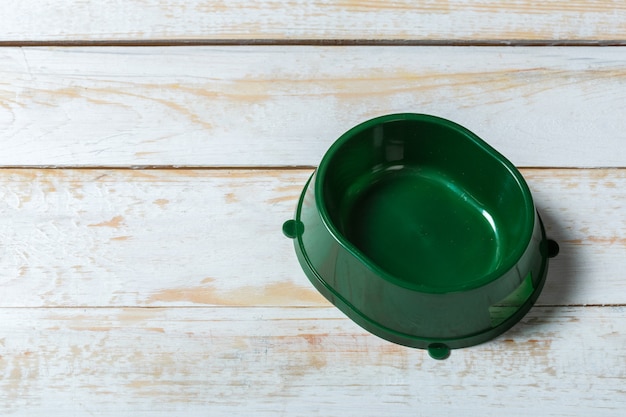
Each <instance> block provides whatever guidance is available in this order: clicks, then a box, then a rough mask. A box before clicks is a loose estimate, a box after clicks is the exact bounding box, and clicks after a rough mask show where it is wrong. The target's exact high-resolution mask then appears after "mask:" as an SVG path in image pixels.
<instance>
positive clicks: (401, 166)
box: [283, 114, 558, 359]
mask: <svg viewBox="0 0 626 417" xmlns="http://www.w3.org/2000/svg"><path fill="white" fill-rule="evenodd" d="M283 232H284V233H285V235H287V236H288V237H291V238H293V239H294V243H295V250H296V254H297V256H298V260H299V262H300V264H301V266H302V268H303V269H304V272H305V273H306V275H307V276H308V278H309V280H310V281H311V282H312V283H313V285H314V286H315V287H316V288H317V289H318V290H319V291H320V292H321V293H322V294H323V295H324V296H325V297H326V298H327V299H328V300H329V301H330V302H331V303H333V304H334V305H335V306H337V307H338V308H339V309H340V310H342V311H343V312H344V313H345V314H346V315H347V316H348V317H350V318H351V319H352V320H354V321H355V322H356V323H358V324H359V325H360V326H362V327H363V328H365V329H366V330H368V331H370V332H371V333H373V334H375V335H377V336H380V337H382V338H384V339H387V340H389V341H392V342H395V343H399V344H402V345H406V346H411V347H417V348H425V349H428V351H429V353H430V355H431V356H432V357H434V358H437V359H444V358H446V357H447V356H448V355H449V352H450V349H455V348H462V347H466V346H471V345H476V344H478V343H482V342H485V341H487V340H490V339H492V338H494V337H496V336H498V335H499V334H501V333H502V332H504V331H506V330H507V329H509V328H510V327H511V326H513V325H514V324H515V323H517V322H518V321H519V320H520V319H521V318H522V317H523V316H524V314H525V313H526V312H527V311H528V310H529V309H530V307H531V306H532V304H533V303H534V302H535V300H536V299H537V297H538V296H539V293H540V292H541V289H542V287H543V284H544V281H545V277H546V272H547V269H548V257H551V256H554V255H556V253H557V252H558V245H557V244H556V242H553V241H550V240H548V239H547V238H546V236H545V232H544V228H543V224H542V222H541V219H540V217H539V214H538V213H537V211H536V209H535V206H534V203H533V200H532V196H531V193H530V190H529V189H528V186H527V185H526V182H525V181H524V179H523V178H522V176H521V174H520V173H519V171H518V170H517V169H516V168H515V167H514V166H513V165H512V164H511V163H510V162H509V161H508V160H507V159H506V158H504V157H503V156H502V155H500V154H499V153H498V152H497V151H496V150H494V149H493V148H491V147H490V146H489V145H487V144H486V143H485V142H484V141H482V140H481V139H480V138H479V137H478V136H476V135H475V134H473V133H472V132H470V131H469V130H467V129H465V128H463V127H462V126H459V125H458V124H456V123H453V122H451V121H449V120H445V119H441V118H438V117H434V116H429V115H423V114H394V115H388V116H383V117H379V118H375V119H372V120H369V121H367V122H365V123H362V124H360V125H358V126H356V127H355V128H353V129H351V130H350V131H348V132H347V133H345V134H344V135H343V136H341V137H340V138H339V139H338V140H337V141H336V142H335V143H334V144H333V145H332V146H331V147H330V149H329V150H328V152H327V153H326V155H325V156H324V158H323V159H322V161H321V163H320V166H319V167H318V169H317V170H316V171H315V173H314V174H313V175H312V176H311V178H310V179H309V181H308V183H307V184H306V186H305V187H304V190H303V192H302V195H301V197H300V200H299V202H298V206H297V209H296V213H295V219H294V220H288V221H287V222H285V224H284V225H283Z"/></svg>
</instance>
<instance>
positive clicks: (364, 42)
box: [0, 39, 626, 47]
mask: <svg viewBox="0 0 626 417" xmlns="http://www.w3.org/2000/svg"><path fill="white" fill-rule="evenodd" d="M90 46H99V47H101V46H114V47H115V46H127V47H151V46H154V47H157V46H158V47H162V46H172V47H176V46H537V47H551V46H571V47H576V46H626V40H623V39H607V40H593V39H581V40H559V39H540V40H534V39H505V40H491V39H475V40H458V39H435V40H425V39H147V40H63V41H45V40H31V41H0V47H90Z"/></svg>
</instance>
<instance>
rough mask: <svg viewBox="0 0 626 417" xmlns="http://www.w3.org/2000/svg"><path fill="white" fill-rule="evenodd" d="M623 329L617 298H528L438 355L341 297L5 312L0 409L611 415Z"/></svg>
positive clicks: (624, 315)
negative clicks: (603, 301)
mask: <svg viewBox="0 0 626 417" xmlns="http://www.w3.org/2000/svg"><path fill="white" fill-rule="evenodd" d="M624 328H626V308H625V307H612V308H609V307H605V308H598V307H595V308H594V307H587V308H582V307H577V308H571V307H569V308H567V307H561V308H540V307H536V308H534V309H533V310H531V312H530V313H529V314H528V315H527V316H526V317H525V318H524V319H523V320H522V321H521V322H520V323H519V324H518V325H517V326H516V327H514V328H513V329H511V330H510V331H509V332H507V333H505V334H504V335H502V336H501V337H499V338H497V339H496V340H494V341H492V342H489V343H486V344H483V345H480V346H475V347H472V348H468V349H463V350H455V351H453V352H452V355H451V356H450V358H449V359H448V360H446V361H435V360H432V359H430V358H429V357H428V354H427V353H426V352H425V351H423V350H418V349H410V348H405V347H402V346H398V345H394V344H391V343H388V342H386V341H384V340H382V339H379V338H377V337H375V336H372V335H370V334H368V333H366V332H365V331H363V330H362V329H360V328H359V327H357V326H356V325H355V324H354V323H352V322H351V321H350V320H349V319H347V318H345V317H343V316H342V315H341V313H340V312H339V311H338V310H336V309H335V308H200V309H186V308H182V309H181V308H177V309H171V308H170V309H132V308H131V309H84V310H83V309H0V333H2V338H1V339H0V352H1V355H2V357H1V358H0V408H1V409H2V410H3V415H5V416H8V415H29V416H67V415H89V414H96V415H101V416H144V415H150V416H154V415H159V416H161V415H163V416H188V415H190V413H193V414H196V415H197V414H202V415H206V414H210V415H211V416H231V415H240V414H241V413H242V411H246V410H251V411H253V412H254V413H255V415H258V416H272V417H274V416H281V415H285V416H287V415H289V416H290V415H324V416H329V415H333V416H334V415H342V416H379V415H394V416H416V415H417V416H422V415H427V414H432V413H433V412H434V410H436V411H437V415H442V416H456V415H458V414H459V413H462V412H468V411H470V412H471V413H472V414H475V415H481V416H501V415H502V412H503V410H506V414H507V415H508V416H529V417H530V416H537V415H542V416H574V415H580V416H583V415H594V416H600V417H602V416H615V417H617V416H620V415H621V413H622V412H623V410H624V408H626V390H625V388H624V387H625V386H626V368H625V367H624V359H625V358H626V333H625V332H624ZM530 399H533V401H530ZM357 404H358V406H357ZM427 411H428V413H427Z"/></svg>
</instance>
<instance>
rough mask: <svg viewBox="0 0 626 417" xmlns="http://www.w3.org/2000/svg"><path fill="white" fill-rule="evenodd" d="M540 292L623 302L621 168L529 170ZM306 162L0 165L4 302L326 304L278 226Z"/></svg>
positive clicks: (558, 300) (547, 298) (549, 301)
mask: <svg viewBox="0 0 626 417" xmlns="http://www.w3.org/2000/svg"><path fill="white" fill-rule="evenodd" d="M522 172H523V174H524V175H525V176H526V178H527V179H528V182H529V184H530V187H531V189H532V191H533V193H534V196H535V200H536V204H537V207H538V209H539V210H540V212H541V215H542V216H543V219H544V222H545V224H546V228H547V231H548V234H549V235H550V236H552V237H553V238H555V239H556V240H557V241H558V242H559V243H560V244H561V253H560V255H559V256H558V257H557V258H555V259H554V260H552V261H551V264H550V270H549V276H548V281H547V284H546V287H545V289H544V291H543V293H542V295H541V297H540V299H539V301H538V303H539V304H540V305H572V304H575V305H584V304H626V292H624V291H623V288H624V283H623V267H624V259H626V256H625V255H626V240H625V239H624V236H625V235H626V212H625V211H624V209H623V207H624V206H625V205H626V194H625V193H624V190H625V189H626V170H624V169H588V170H581V169H576V170H562V169H524V170H523V171H522ZM310 174H311V170H267V171H263V170H95V169H82V170H81V169H78V170H73V169H72V170H71V169H62V170H60V169H43V170H34V169H18V170H10V169H4V170H0V242H2V246H1V248H2V252H1V256H0V270H1V271H2V274H1V275H0V287H1V288H2V291H1V292H0V306H5V307H24V306H28V307H39V306H45V307H52V306H59V307H68V306H86V307H94V306H151V307H158V306H205V305H208V306H287V307H290V306H327V305H328V303H327V302H326V301H325V300H324V299H323V298H322V297H321V296H320V295H319V294H318V293H317V292H316V291H315V289H314V288H313V287H312V285H310V284H309V282H308V280H307V278H306V277H305V276H304V274H303V273H302V270H301V268H300V266H299V265H298V263H297V261H296V257H295V254H294V250H293V247H292V242H291V240H289V239H287V238H285V237H284V236H283V235H282V233H281V226H282V223H283V222H284V221H285V220H287V219H290V218H292V216H293V212H294V210H295V206H296V201H297V198H298V197H299V194H300V192H301V190H302V187H303V186H304V183H305V182H306V180H307V178H308V176H309V175H310Z"/></svg>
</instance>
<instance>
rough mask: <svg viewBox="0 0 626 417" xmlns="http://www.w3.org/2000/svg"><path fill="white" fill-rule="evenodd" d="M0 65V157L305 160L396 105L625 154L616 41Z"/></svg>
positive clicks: (517, 153)
mask: <svg viewBox="0 0 626 417" xmlns="http://www.w3.org/2000/svg"><path fill="white" fill-rule="evenodd" d="M0 80H1V81H0V126H2V128H1V129H0V146H2V149H3V150H4V152H3V153H2V154H1V155H0V165H3V166H51V165H53V166H133V165H142V166H143V165H159V166H170V165H185V166H225V165H226V166H287V165H297V166H312V165H317V164H318V163H319V161H320V159H321V157H322V155H323V154H324V152H325V150H326V149H327V148H328V147H329V145H330V144H331V143H332V142H333V141H334V140H335V139H336V138H337V137H339V136H340V135H341V134H342V133H343V132H345V131H346V130H347V129H349V128H350V127H352V126H354V125H356V124H358V123H360V122H362V121H365V120H367V119H369V118H372V117H375V116H379V115H382V114H387V113H396V112H420V113H430V114H435V115H439V116H442V117H445V118H448V119H451V120H454V121H456V122H458V123H460V124H462V125H464V126H466V127H468V128H470V129H471V130H473V131H475V132H476V133H477V134H478V135H479V136H481V137H482V138H484V139H485V140H486V141H488V142H489V143H490V144H492V145H493V146H494V147H495V148H496V149H498V150H499V151H500V152H502V153H503V154H504V155H506V156H507V157H509V158H510V159H511V160H512V161H513V162H514V163H515V164H517V165H518V166H527V167H623V166H626V152H622V151H621V150H622V149H623V143H624V141H625V140H626V117H624V114H626V113H625V112H626V60H625V59H624V50H623V49H621V48H618V47H614V48H584V47H581V48H504V47H503V48H500V47H498V48H495V47H489V48H469V47H463V48H451V47H397V48H389V47H296V46H293V47H270V46H268V47H259V46H257V47H189V48H188V47H180V48H23V49H21V48H2V49H0Z"/></svg>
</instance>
